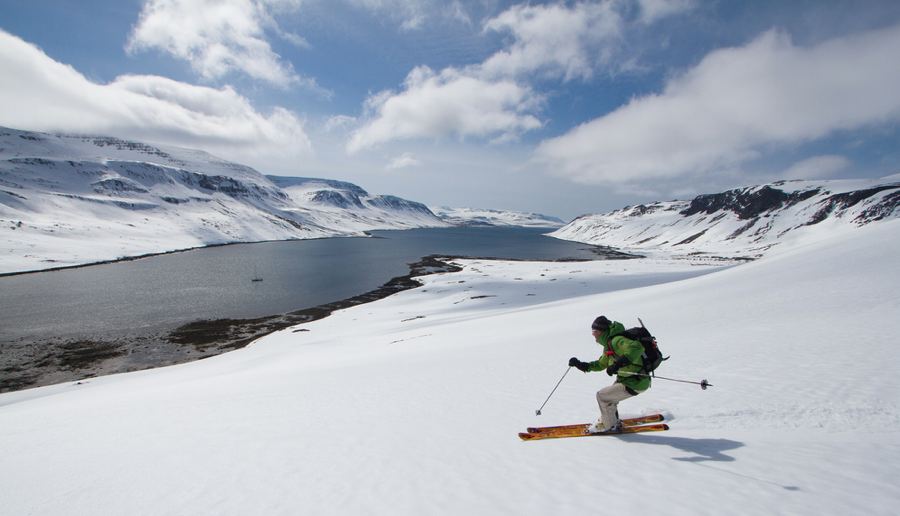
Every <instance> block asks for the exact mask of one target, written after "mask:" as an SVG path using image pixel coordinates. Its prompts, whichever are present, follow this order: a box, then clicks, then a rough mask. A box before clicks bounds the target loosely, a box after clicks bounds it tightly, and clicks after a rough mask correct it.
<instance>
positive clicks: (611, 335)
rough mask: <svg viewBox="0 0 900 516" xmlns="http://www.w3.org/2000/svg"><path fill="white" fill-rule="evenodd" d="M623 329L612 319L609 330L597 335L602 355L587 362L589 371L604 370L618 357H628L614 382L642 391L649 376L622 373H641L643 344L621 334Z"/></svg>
mask: <svg viewBox="0 0 900 516" xmlns="http://www.w3.org/2000/svg"><path fill="white" fill-rule="evenodd" d="M624 331H625V327H624V326H622V323H620V322H616V321H613V323H612V324H611V325H610V326H609V330H607V331H605V332H603V333H601V334H600V336H599V337H597V344H600V346H602V347H603V356H601V357H600V360H594V361H593V362H588V370H589V371H604V370H606V368H607V367H609V366H611V365H613V363H614V362H615V361H616V360H618V359H619V358H620V357H622V356H625V357H628V362H629V364H628V365H626V366H624V367H622V368H620V369H619V372H618V374H617V375H616V383H621V384H624V385H625V386H626V387H629V388H631V389H632V390H634V391H635V392H644V391H646V390H647V389H649V388H650V377H649V376H631V375H628V374H622V373H643V372H644V371H643V367H644V359H643V355H644V346H642V345H641V343H640V342H638V341H635V340H631V339H629V338H627V337H624V336H622V335H621V334H622V333H623V332H624Z"/></svg>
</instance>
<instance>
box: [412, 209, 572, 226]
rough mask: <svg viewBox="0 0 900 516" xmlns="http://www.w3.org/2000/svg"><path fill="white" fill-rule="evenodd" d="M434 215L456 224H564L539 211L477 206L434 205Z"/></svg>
mask: <svg viewBox="0 0 900 516" xmlns="http://www.w3.org/2000/svg"><path fill="white" fill-rule="evenodd" d="M430 209H431V211H432V212H434V214H435V215H437V216H438V217H441V218H442V219H444V220H446V221H447V222H450V223H451V224H453V225H456V226H521V227H535V228H555V227H559V226H562V225H564V224H565V222H563V221H562V220H561V219H558V218H556V217H551V216H549V215H542V214H540V213H530V212H519V211H504V210H487V209H478V208H449V207H447V206H440V207H434V206H432V207H431V208H430Z"/></svg>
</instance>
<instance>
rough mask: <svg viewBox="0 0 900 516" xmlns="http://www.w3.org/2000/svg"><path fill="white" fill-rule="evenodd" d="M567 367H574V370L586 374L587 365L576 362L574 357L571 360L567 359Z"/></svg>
mask: <svg viewBox="0 0 900 516" xmlns="http://www.w3.org/2000/svg"><path fill="white" fill-rule="evenodd" d="M569 367H574V368H575V369H578V370H579V371H581V372H582V373H586V372H588V365H587V363H586V362H582V361H581V360H578V359H577V358H575V357H572V358H570V359H569Z"/></svg>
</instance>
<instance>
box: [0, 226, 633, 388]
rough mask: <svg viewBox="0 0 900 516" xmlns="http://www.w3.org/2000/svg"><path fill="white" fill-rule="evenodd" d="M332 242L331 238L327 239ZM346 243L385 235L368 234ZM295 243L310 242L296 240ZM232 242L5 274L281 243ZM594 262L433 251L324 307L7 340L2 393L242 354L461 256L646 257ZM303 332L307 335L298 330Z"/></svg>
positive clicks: (610, 253)
mask: <svg viewBox="0 0 900 516" xmlns="http://www.w3.org/2000/svg"><path fill="white" fill-rule="evenodd" d="M325 238H332V237H325ZM344 238H380V237H379V236H378V235H373V234H371V233H369V232H365V233H363V234H361V235H347V236H345V237H344ZM292 240H294V241H302V240H313V239H292ZM282 241H283V240H270V241H262V242H230V243H224V244H211V245H208V246H203V247H198V248H192V249H179V250H172V251H165V252H160V253H152V254H147V255H141V256H133V257H126V258H122V259H118V260H110V261H107V262H94V263H90V264H81V265H73V266H66V267H58V268H54V269H44V270H37V271H23V272H16V273H4V274H0V278H2V277H3V276H15V275H24V274H36V273H39V272H50V271H52V270H57V271H58V270H65V269H76V268H85V267H90V266H93V265H100V264H102V263H117V262H127V261H134V260H139V259H142V258H148V257H153V256H165V255H170V254H176V253H182V252H187V251H192V250H197V249H204V248H212V247H223V246H230V245H239V244H254V243H263V242H282ZM585 247H586V248H589V249H590V251H592V253H593V254H594V255H595V256H596V258H557V259H552V260H535V259H527V258H526V259H516V258H502V257H492V256H458V255H456V256H454V255H444V254H440V255H438V254H432V255H428V256H424V257H422V258H420V259H419V260H417V261H414V262H409V263H407V266H408V268H409V271H408V272H407V274H405V275H402V276H397V277H394V278H391V279H389V280H388V281H387V282H385V283H383V284H382V285H381V286H380V287H378V288H375V289H373V290H370V291H368V292H364V293H362V294H358V295H355V296H352V297H349V298H346V299H342V300H338V301H334V302H329V303H325V304H320V305H316V306H312V307H307V308H302V309H299V310H293V311H290V312H285V313H279V314H273V315H265V316H261V317H255V318H243V319H242V318H223V319H198V320H194V321H191V322H188V323H185V324H181V325H179V326H176V327H159V328H155V329H152V328H151V329H146V330H135V331H134V332H129V333H120V334H115V335H109V334H97V335H70V336H52V337H46V338H38V339H32V340H29V339H28V338H22V339H17V340H15V341H10V343H9V344H10V345H9V346H8V347H6V349H4V353H3V354H0V393H3V392H14V391H20V390H24V389H30V388H35V387H41V386H46V385H53V384H59V383H66V382H70V381H79V380H83V379H86V378H91V377H96V376H102V375H108V374H117V373H125V372H132V371H140V370H146V369H152V368H157V367H165V366H169V365H176V364H181V363H186V362H191V361H195V360H202V359H204V358H208V357H210V356H215V355H218V354H221V353H225V352H228V351H232V350H235V349H240V348H242V347H244V346H246V345H248V344H249V343H251V342H253V341H254V340H256V339H259V338H261V337H263V336H265V335H268V334H271V333H273V332H276V331H279V330H283V329H285V328H288V327H291V326H295V325H298V324H303V323H306V322H311V321H315V320H318V319H322V318H324V317H327V316H328V315H330V314H331V313H332V312H334V311H336V310H340V309H343V308H348V307H351V306H356V305H359V304H363V303H369V302H372V301H376V300H379V299H383V298H385V297H388V296H390V295H392V294H394V293H397V292H400V291H403V290H408V289H412V288H416V287H418V286H420V285H421V283H420V282H419V281H417V280H415V279H413V278H415V277H417V276H425V275H429V274H437V273H445V272H455V271H458V270H461V269H460V268H459V267H457V266H455V265H454V264H452V263H451V262H452V260H456V259H473V260H508V261H528V262H530V261H534V262H541V261H557V262H579V261H594V260H597V259H601V260H602V259H606V260H621V259H631V258H641V257H642V256H640V255H634V254H629V253H625V252H621V251H618V250H615V249H613V248H609V247H603V246H596V245H592V244H585ZM298 331H302V330H298Z"/></svg>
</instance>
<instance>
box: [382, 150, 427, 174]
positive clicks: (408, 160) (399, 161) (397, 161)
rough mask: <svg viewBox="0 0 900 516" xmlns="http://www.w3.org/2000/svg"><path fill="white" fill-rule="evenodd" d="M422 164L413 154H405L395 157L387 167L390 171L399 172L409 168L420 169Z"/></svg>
mask: <svg viewBox="0 0 900 516" xmlns="http://www.w3.org/2000/svg"><path fill="white" fill-rule="evenodd" d="M421 164H422V162H420V161H419V160H417V159H416V158H415V156H413V155H412V153H409V152H404V153H403V154H401V155H399V156H397V157H395V158H394V159H392V160H391V162H390V163H388V165H387V169H388V170H398V169H401V168H409V167H418V166H419V165H421Z"/></svg>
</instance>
